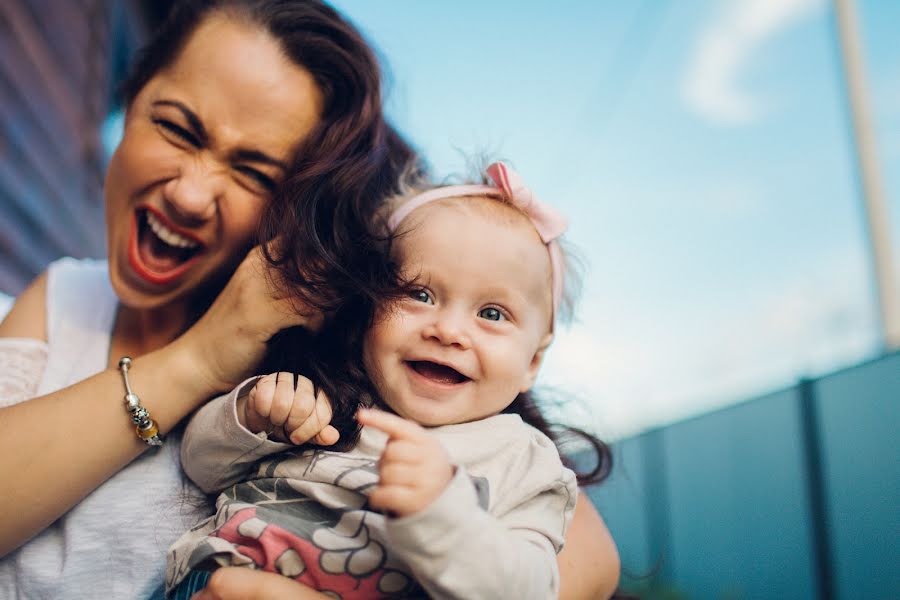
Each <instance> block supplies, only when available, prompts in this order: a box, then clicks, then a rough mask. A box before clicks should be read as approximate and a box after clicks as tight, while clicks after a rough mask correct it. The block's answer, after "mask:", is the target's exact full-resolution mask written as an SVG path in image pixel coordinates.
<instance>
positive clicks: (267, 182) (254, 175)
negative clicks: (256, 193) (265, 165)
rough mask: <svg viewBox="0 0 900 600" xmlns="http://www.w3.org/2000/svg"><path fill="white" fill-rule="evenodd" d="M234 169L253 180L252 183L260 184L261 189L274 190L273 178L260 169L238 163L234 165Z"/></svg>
mask: <svg viewBox="0 0 900 600" xmlns="http://www.w3.org/2000/svg"><path fill="white" fill-rule="evenodd" d="M235 170H236V171H237V172H239V173H240V174H241V175H243V176H244V177H248V178H250V179H251V180H253V183H254V185H258V186H261V187H262V188H263V189H265V191H266V192H274V191H275V180H274V179H272V178H271V177H269V176H268V175H266V174H265V173H263V172H262V171H258V170H257V169H254V168H253V167H248V166H246V165H238V166H236V167H235Z"/></svg>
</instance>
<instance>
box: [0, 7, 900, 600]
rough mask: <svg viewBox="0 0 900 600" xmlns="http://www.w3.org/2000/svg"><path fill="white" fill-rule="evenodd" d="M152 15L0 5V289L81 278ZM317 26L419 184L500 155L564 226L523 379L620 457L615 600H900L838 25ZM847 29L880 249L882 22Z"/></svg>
mask: <svg viewBox="0 0 900 600" xmlns="http://www.w3.org/2000/svg"><path fill="white" fill-rule="evenodd" d="M168 4H169V3H168V2H165V1H139V0H120V1H115V0H71V1H68V2H57V1H54V0H0V291H3V292H5V293H7V294H12V295H15V294H17V293H18V292H19V291H21V289H22V288H23V286H24V285H25V284H26V283H27V282H28V281H29V280H30V279H31V278H32V277H33V276H34V275H35V274H37V273H38V272H40V271H41V270H42V269H43V268H44V267H45V266H46V265H47V264H48V263H49V262H50V261H51V260H53V259H55V258H56V257H59V256H62V255H71V256H78V257H82V256H93V257H100V256H103V254H104V251H105V246H104V244H105V242H104V233H103V230H104V225H103V207H102V191H101V188H102V178H103V171H104V165H105V162H106V160H107V156H108V155H109V153H110V152H111V150H112V148H113V147H114V145H115V143H116V140H117V135H118V133H117V132H118V128H119V127H120V124H121V118H122V116H121V107H119V106H118V105H117V101H116V96H115V93H114V91H115V86H116V84H117V83H118V82H119V81H120V80H121V78H122V76H123V74H124V73H125V70H126V68H127V64H128V61H129V60H130V58H131V56H132V55H133V53H134V51H135V49H136V48H137V47H138V46H139V45H140V43H141V41H142V40H143V39H144V38H145V37H146V35H147V33H146V32H147V31H148V30H150V29H152V28H153V27H154V26H155V24H156V23H158V22H159V20H160V19H161V18H162V15H163V14H164V13H165V11H166V8H167V5H168ZM335 4H336V5H337V7H338V8H339V9H341V10H343V11H345V12H346V13H347V14H348V15H349V16H350V17H351V19H353V20H354V21H355V22H356V23H357V24H358V25H359V26H360V27H361V28H362V29H363V30H364V32H365V33H366V34H367V36H368V37H369V38H370V39H371V40H372V41H373V43H374V44H375V45H376V46H377V47H378V48H379V49H380V51H381V54H382V56H383V57H384V62H385V63H386V65H388V67H389V75H390V77H389V94H388V111H389V114H391V116H392V118H393V120H394V121H395V122H396V123H397V125H398V126H399V127H400V129H401V130H402V131H404V132H405V133H406V134H407V135H408V136H410V138H411V139H412V140H413V141H414V142H415V143H416V144H417V146H418V147H419V148H420V149H421V150H422V151H423V153H424V154H425V155H426V156H427V157H428V159H429V160H430V162H431V165H432V167H433V168H434V171H435V173H436V175H437V176H438V177H439V178H440V177H444V176H446V175H449V174H452V173H458V172H460V171H463V170H464V168H465V163H466V158H465V156H464V155H472V154H477V153H479V152H487V153H488V154H490V155H491V156H500V157H504V158H510V159H512V162H513V164H514V165H515V166H516V167H517V168H518V169H519V170H520V171H521V172H522V173H523V175H524V177H525V178H526V180H527V181H528V182H529V184H530V185H531V186H532V187H533V188H534V189H535V190H536V191H537V192H538V194H539V195H541V196H542V197H543V198H545V199H547V200H548V201H551V202H552V203H554V204H556V205H557V206H558V207H560V208H561V209H562V210H563V211H564V212H566V213H567V214H569V215H570V217H571V218H572V227H571V229H570V232H569V237H570V239H571V240H572V241H574V242H575V244H576V245H577V246H578V247H579V248H580V250H581V253H582V255H583V257H584V258H585V259H586V262H588V263H589V270H588V275H587V278H586V285H585V291H584V298H583V305H582V309H581V313H580V318H579V320H578V321H577V322H576V323H575V325H574V326H573V327H572V328H571V329H570V330H568V331H562V332H560V334H559V337H558V339H557V341H556V342H555V344H554V348H553V350H552V351H551V352H550V354H549V356H548V360H547V364H546V367H545V369H544V372H543V373H542V375H541V381H540V382H541V383H542V385H544V386H545V387H546V388H549V389H550V390H552V391H553V392H554V395H558V396H560V397H563V398H566V399H568V400H569V401H567V402H565V403H563V404H562V405H561V407H560V408H559V409H558V410H557V411H556V412H555V413H554V416H556V417H557V418H559V419H560V420H563V421H567V422H571V423H575V424H578V425H581V426H584V427H586V428H588V429H591V430H593V431H595V432H597V433H599V434H600V435H601V436H603V437H605V438H607V439H611V440H613V441H614V442H615V444H614V445H615V457H616V461H617V462H616V465H615V468H614V471H613V476H612V478H611V479H610V481H608V482H607V483H604V484H603V485H601V486H599V487H597V488H595V489H592V490H591V497H592V498H593V499H594V501H595V503H596V504H597V506H598V507H599V508H600V509H601V512H602V513H603V515H604V517H605V518H606V519H607V520H608V521H609V524H610V527H611V529H612V531H613V534H614V536H615V538H616V540H617V542H618V543H619V546H620V549H621V551H622V558H623V567H624V574H625V575H624V578H623V581H624V582H625V584H626V586H627V587H630V588H631V589H637V590H641V591H642V594H643V596H644V597H645V598H717V599H718V598H721V599H725V598H728V599H738V598H770V597H784V598H795V597H796V598H848V599H849V598H891V597H900V579H898V573H900V570H898V569H897V568H896V565H897V564H898V558H900V552H898V542H897V540H898V539H900V518H898V514H900V511H898V506H900V442H898V439H900V438H898V434H897V431H898V430H900V418H898V417H900V412H898V402H900V357H898V354H897V352H896V351H895V350H893V349H892V348H891V347H890V346H889V345H886V344H885V343H884V337H883V335H882V333H881V332H880V330H879V315H878V301H877V293H876V288H875V285H874V283H873V281H874V276H873V272H872V266H871V264H870V258H869V255H868V247H869V228H868V227H867V225H866V220H865V211H864V210H863V208H862V206H863V205H862V203H861V198H862V192H863V190H862V186H861V184H860V181H861V175H860V172H859V167H858V163H857V161H856V150H855V144H854V141H853V136H852V135H851V134H852V132H853V130H854V127H853V125H852V120H851V117H850V115H851V113H850V110H849V102H848V97H847V91H846V85H845V76H844V72H843V70H842V66H841V59H840V46H839V43H838V37H837V27H836V19H835V16H836V15H835V10H834V5H833V4H832V3H831V2H827V1H826V0H689V1H685V2H680V1H678V2H676V1H675V0H663V1H659V0H634V1H632V2H615V1H611V0H609V1H602V2H600V1H598V2H577V1H574V0H573V1H568V2H560V3H554V4H552V5H551V4H548V3H545V2H539V1H520V2H503V1H500V0H497V1H495V2H476V1H475V0H459V1H458V2H454V3H443V2H441V3H438V2H417V1H413V0H390V1H383V2H371V1H369V0H337V1H336V2H335ZM856 4H857V6H858V9H859V15H860V22H859V30H860V33H861V38H862V46H863V50H864V56H865V58H866V63H865V66H866V68H867V73H868V75H869V77H868V82H869V85H870V99H871V108H872V110H873V115H874V117H873V122H874V131H875V134H876V138H877V139H876V143H877V146H876V148H877V150H878V154H877V157H876V158H877V160H878V161H879V164H880V166H881V169H882V172H883V174H884V182H885V190H886V198H887V202H888V207H887V214H886V215H885V216H884V221H885V223H887V224H889V225H890V226H891V227H892V229H893V232H894V238H895V239H896V236H897V231H898V229H900V202H898V190H900V38H898V36H897V35H896V32H897V31H900V2H895V1H894V0H861V1H859V2H857V3H856ZM891 252H892V254H893V256H894V258H895V259H897V258H898V257H900V249H898V247H897V245H896V244H894V245H893V246H892V248H891ZM898 262H900V261H897V260H895V264H898ZM894 275H895V278H896V276H897V275H898V273H896V270H895V271H894ZM772 390H778V391H772ZM747 398H751V400H747Z"/></svg>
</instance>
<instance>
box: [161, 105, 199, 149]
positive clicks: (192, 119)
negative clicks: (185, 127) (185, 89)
mask: <svg viewBox="0 0 900 600" xmlns="http://www.w3.org/2000/svg"><path fill="white" fill-rule="evenodd" d="M153 104H154V106H171V107H174V108H177V109H178V110H179V111H180V112H181V114H182V115H184V118H185V120H187V122H188V124H189V125H190V126H191V129H192V130H193V132H194V135H196V136H197V138H198V139H199V140H200V141H201V142H202V143H204V144H205V143H207V142H208V141H209V135H207V133H206V128H205V127H203V123H201V122H200V118H199V117H198V116H197V115H196V114H195V113H194V111H192V110H191V109H189V108H188V107H187V106H185V105H184V104H182V103H181V102H178V101H177V100H157V101H156V102H154V103H153Z"/></svg>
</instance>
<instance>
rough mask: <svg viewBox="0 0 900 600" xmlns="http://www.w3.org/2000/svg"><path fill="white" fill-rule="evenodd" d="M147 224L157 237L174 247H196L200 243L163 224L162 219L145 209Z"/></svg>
mask: <svg viewBox="0 0 900 600" xmlns="http://www.w3.org/2000/svg"><path fill="white" fill-rule="evenodd" d="M147 224H148V225H150V229H152V230H153V233H155V234H156V236H157V237H158V238H159V239H161V240H162V241H164V242H165V243H167V244H168V245H170V246H174V247H175V248H196V247H197V246H199V245H200V244H199V243H197V242H195V241H194V240H189V239H188V238H186V237H184V236H183V235H181V234H179V233H176V232H174V231H172V230H171V229H169V228H168V227H166V226H165V225H163V223H162V221H160V220H159V218H158V217H157V216H156V215H154V214H153V213H152V212H150V211H147Z"/></svg>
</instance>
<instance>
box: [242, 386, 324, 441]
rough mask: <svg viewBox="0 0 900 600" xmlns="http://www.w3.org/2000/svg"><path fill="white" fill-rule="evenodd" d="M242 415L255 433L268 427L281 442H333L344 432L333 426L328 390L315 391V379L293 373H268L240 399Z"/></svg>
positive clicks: (271, 435) (271, 433)
mask: <svg viewBox="0 0 900 600" xmlns="http://www.w3.org/2000/svg"><path fill="white" fill-rule="evenodd" d="M237 408H238V410H237V413H238V419H239V420H240V421H241V424H242V425H244V426H245V427H246V428H247V429H249V430H250V431H252V432H253V433H259V432H261V431H265V432H266V433H268V434H269V437H270V438H272V439H275V440H278V441H279V442H290V443H292V444H297V445H300V444H305V443H307V442H310V441H312V442H313V443H315V444H319V445H321V446H330V445H331V444H334V443H335V442H337V441H338V438H339V437H340V435H339V434H338V431H337V429H335V428H334V427H333V426H331V425H330V424H329V423H331V403H330V402H329V401H328V397H327V396H326V395H325V393H324V392H322V391H321V390H319V393H318V394H316V393H315V388H314V387H313V384H312V382H311V381H310V380H309V379H307V378H306V377H303V376H302V375H297V383H296V386H295V385H294V375H293V373H286V372H283V371H282V372H279V373H272V374H271V375H266V376H265V377H263V378H261V379H260V380H259V381H257V382H256V385H255V386H254V387H253V389H252V390H250V393H249V394H248V395H247V396H246V398H243V399H241V398H239V399H238V407H237Z"/></svg>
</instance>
